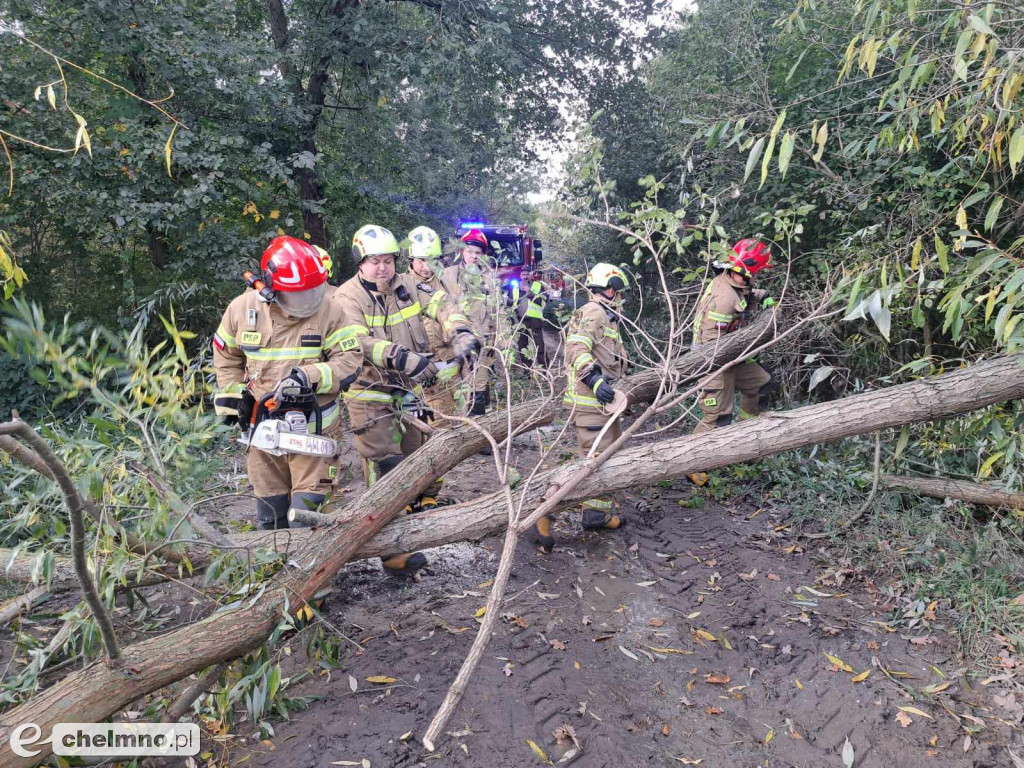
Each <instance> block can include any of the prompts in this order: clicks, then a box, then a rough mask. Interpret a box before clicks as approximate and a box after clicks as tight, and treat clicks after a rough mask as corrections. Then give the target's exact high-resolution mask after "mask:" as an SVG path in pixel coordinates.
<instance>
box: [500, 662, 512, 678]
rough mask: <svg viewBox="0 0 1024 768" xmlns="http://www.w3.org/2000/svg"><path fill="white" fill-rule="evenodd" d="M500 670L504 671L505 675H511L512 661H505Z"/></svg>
mask: <svg viewBox="0 0 1024 768" xmlns="http://www.w3.org/2000/svg"><path fill="white" fill-rule="evenodd" d="M501 671H502V672H504V673H505V677H512V662H506V663H505V666H504V667H502V668H501Z"/></svg>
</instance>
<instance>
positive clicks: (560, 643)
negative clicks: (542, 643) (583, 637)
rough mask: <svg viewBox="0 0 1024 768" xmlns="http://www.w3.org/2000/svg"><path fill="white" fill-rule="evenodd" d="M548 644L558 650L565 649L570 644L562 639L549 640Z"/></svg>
mask: <svg viewBox="0 0 1024 768" xmlns="http://www.w3.org/2000/svg"><path fill="white" fill-rule="evenodd" d="M548 645H550V646H551V647H552V648H554V649H555V650H556V651H564V650H565V649H566V648H568V646H567V645H566V644H565V642H564V641H562V640H549V641H548Z"/></svg>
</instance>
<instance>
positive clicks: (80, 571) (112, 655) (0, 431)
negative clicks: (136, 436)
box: [0, 419, 121, 660]
mask: <svg viewBox="0 0 1024 768" xmlns="http://www.w3.org/2000/svg"><path fill="white" fill-rule="evenodd" d="M0 435H16V436H17V437H19V438H21V440H23V441H24V442H25V443H27V444H28V447H29V449H31V451H32V452H33V453H35V454H36V455H37V456H38V457H39V459H40V460H41V461H42V462H43V463H44V464H45V465H46V466H47V468H48V469H49V470H50V476H51V477H53V478H54V480H56V482H57V484H58V485H59V486H60V489H61V492H62V493H63V494H64V503H65V504H66V505H67V508H68V517H69V518H70V521H71V553H72V560H73V562H74V566H75V573H76V575H77V576H78V582H79V585H80V586H81V589H82V596H83V597H84V598H85V602H86V603H87V604H88V605H89V610H91V611H92V615H93V618H95V619H96V624H97V626H98V627H99V629H100V635H101V636H102V638H103V647H104V648H105V649H106V651H107V658H108V659H111V660H114V659H117V658H119V657H120V655H121V649H120V647H119V646H118V644H117V635H116V634H115V633H114V623H113V621H112V620H111V618H110V614H109V613H108V612H107V608H106V606H105V605H103V601H102V600H101V599H100V594H99V592H98V591H97V589H96V583H95V582H94V581H93V579H92V575H91V574H90V573H89V564H88V562H87V560H86V557H85V521H84V519H83V517H82V515H83V512H84V510H85V501H84V500H83V499H82V495H81V494H80V493H79V492H78V486H76V485H75V481H74V480H72V479H71V475H70V474H68V471H67V468H66V467H65V466H64V464H63V462H61V460H60V459H58V458H57V455H56V454H55V453H54V452H53V451H51V450H50V446H48V445H47V444H46V441H45V440H43V438H41V437H40V436H39V435H37V434H36V432H35V430H34V429H32V427H30V426H29V425H28V424H26V423H25V422H24V421H22V420H21V419H16V420H14V421H9V422H7V423H6V424H0Z"/></svg>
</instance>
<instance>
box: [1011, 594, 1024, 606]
mask: <svg viewBox="0 0 1024 768" xmlns="http://www.w3.org/2000/svg"><path fill="white" fill-rule="evenodd" d="M1010 605H1024V594H1022V595H1017V596H1016V597H1015V598H1013V600H1011V601H1010Z"/></svg>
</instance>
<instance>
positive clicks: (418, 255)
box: [408, 227, 459, 426]
mask: <svg viewBox="0 0 1024 768" xmlns="http://www.w3.org/2000/svg"><path fill="white" fill-rule="evenodd" d="M408 241H409V277H411V278H413V279H414V280H415V281H416V287H417V288H418V289H419V291H420V293H425V294H428V295H429V296H431V297H433V295H434V294H435V293H437V292H438V291H442V292H444V293H446V294H447V295H449V296H452V295H453V293H452V291H451V290H450V289H449V286H448V285H447V284H446V283H445V281H444V276H443V267H442V265H441V238H440V237H439V236H438V234H437V232H435V231H434V230H432V229H431V228H430V227H416V229H414V230H412V231H411V232H410V233H409V236H408ZM423 325H424V327H425V328H426V330H427V339H428V341H429V343H430V351H431V352H432V353H433V355H434V357H433V360H434V364H435V365H437V367H438V374H437V383H436V384H434V385H432V386H430V387H425V388H424V390H423V399H424V402H425V403H426V405H427V407H428V408H429V409H430V410H431V411H433V413H434V419H435V421H436V422H437V424H438V425H440V426H447V423H446V422H445V420H444V419H443V418H442V417H444V416H453V415H455V411H456V405H455V392H456V386H457V384H458V381H457V377H458V373H459V363H458V361H457V360H456V359H455V353H454V352H453V351H452V346H451V342H450V341H449V342H448V343H445V333H444V329H443V328H442V327H441V324H440V323H439V322H438V321H437V320H435V319H434V318H431V317H424V318H423Z"/></svg>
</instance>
